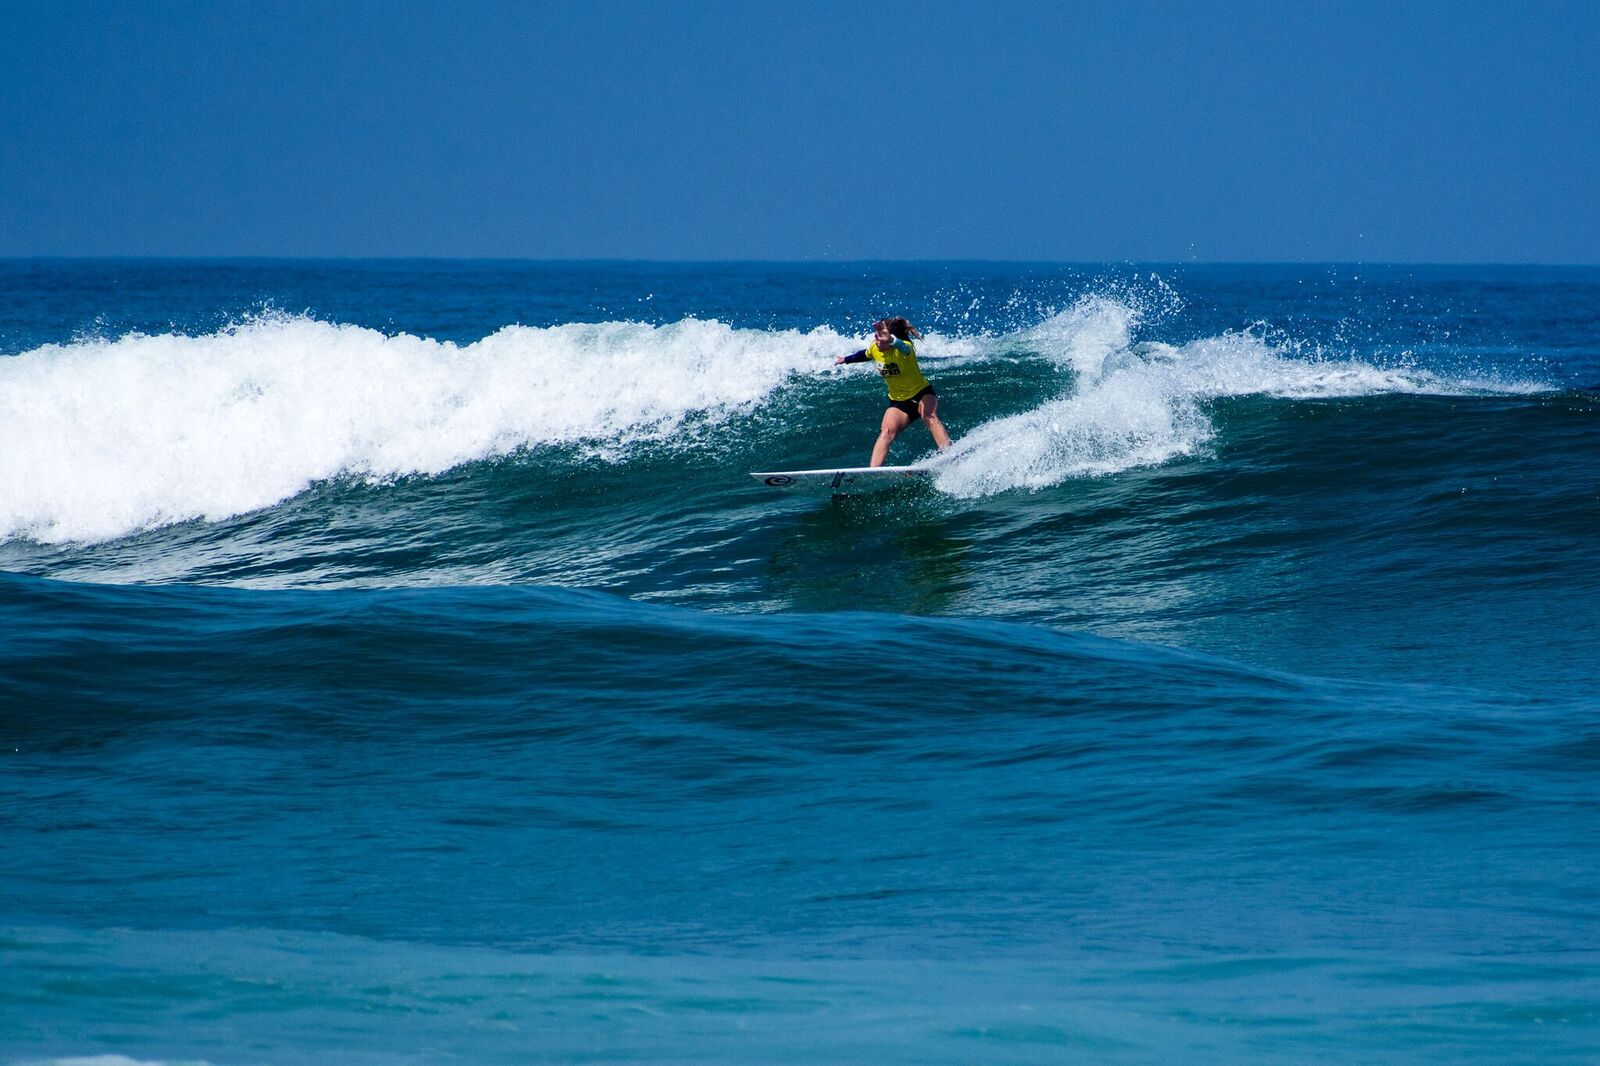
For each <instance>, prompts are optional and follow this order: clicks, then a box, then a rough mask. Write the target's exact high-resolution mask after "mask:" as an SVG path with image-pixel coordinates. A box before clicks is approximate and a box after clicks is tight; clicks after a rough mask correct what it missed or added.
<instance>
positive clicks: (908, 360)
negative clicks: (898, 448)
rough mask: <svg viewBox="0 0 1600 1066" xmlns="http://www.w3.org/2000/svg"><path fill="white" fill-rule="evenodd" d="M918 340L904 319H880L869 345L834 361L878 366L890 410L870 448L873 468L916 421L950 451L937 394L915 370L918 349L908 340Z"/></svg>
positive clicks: (879, 464)
mask: <svg viewBox="0 0 1600 1066" xmlns="http://www.w3.org/2000/svg"><path fill="white" fill-rule="evenodd" d="M921 336H922V334H921V333H918V332H917V329H916V327H915V326H913V325H912V324H911V323H910V322H907V321H906V320H905V319H903V318H885V319H880V320H879V321H877V322H874V323H873V324H872V343H871V344H869V345H867V346H866V347H865V348H863V349H861V350H860V351H858V352H852V353H850V354H849V355H841V356H839V357H838V358H837V359H835V360H834V361H833V364H834V366H838V365H839V364H840V363H864V362H866V361H867V360H868V359H871V360H872V361H873V362H874V363H877V364H878V373H879V374H881V375H883V383H884V384H885V385H887V386H888V387H889V406H888V407H887V408H885V410H884V412H883V425H882V426H881V427H880V428H879V430H878V442H877V443H876V444H874V445H873V446H872V465H873V466H882V465H883V461H884V460H885V459H887V458H888V457H889V445H891V444H893V443H894V439H895V437H897V436H899V435H900V431H901V430H903V429H905V428H906V427H907V426H909V425H910V424H911V423H913V422H915V421H916V420H917V419H919V418H920V419H922V421H923V422H924V423H925V424H926V425H927V427H928V432H929V433H931V434H933V443H934V444H936V445H938V447H939V450H940V451H941V452H942V451H944V450H945V449H946V448H948V447H950V434H948V433H946V432H945V428H944V423H943V422H941V421H939V394H938V393H936V392H934V391H933V386H932V385H930V384H928V379H927V378H925V377H923V376H922V371H921V370H920V369H918V367H917V348H916V345H914V344H912V343H911V338H912V337H917V338H920V337H921Z"/></svg>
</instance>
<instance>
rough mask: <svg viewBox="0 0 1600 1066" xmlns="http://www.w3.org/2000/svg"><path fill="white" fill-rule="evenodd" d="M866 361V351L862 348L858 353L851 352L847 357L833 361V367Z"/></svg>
mask: <svg viewBox="0 0 1600 1066" xmlns="http://www.w3.org/2000/svg"><path fill="white" fill-rule="evenodd" d="M866 361H867V350H866V349H865V348H862V349H861V350H860V351H858V352H851V353H850V354H849V355H841V356H840V357H839V358H837V359H835V360H834V361H833V365H834V366H838V365H839V364H840V363H864V362H866Z"/></svg>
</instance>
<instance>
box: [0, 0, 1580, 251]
mask: <svg viewBox="0 0 1600 1066" xmlns="http://www.w3.org/2000/svg"><path fill="white" fill-rule="evenodd" d="M1597 56H1600V4H1595V3H1556V2H1548V3H1527V4H1512V3H1500V4H1485V3H1470V2H1468V3H1449V4H1446V3H1431V4H1410V3H1317V4H1305V5H1299V4H1284V3H1231V2H1217V3H1210V4H1202V3H1180V2H1177V0H1173V2H1171V3H1137V2H1134V3H1098V2H1097V3H1030V2H1005V0H983V2H979V0H972V2H970V3H960V4H950V3H940V2H937V0H934V2H928V3H918V4H890V3H873V2H866V0H864V2H854V3H806V2H803V0H801V2H795V3H773V4H765V3H711V2H706V3H691V2H682V3H654V2H639V3H615V2H606V0H599V2H586V3H562V2H551V3H490V2H483V3H474V2H471V0H467V2H463V3H458V4H454V5H448V6H447V5H444V4H433V3H427V4H424V3H406V2H394V3H377V2H372V3H360V4H345V5H339V4H336V3H332V2H328V3H293V2H291V3H271V2H258V3H244V2H230V0H218V2H213V3H189V2H171V3H159V2H145V3H122V2H96V3H83V2H76V0H65V2H58V3H57V2H52V3H35V2H31V0H30V2H17V0H0V255H5V256H18V255H21V256H27V255H263V256H465V257H530V258H647V259H845V260H848V259H929V258H935V259H937V258H973V259H1033V260H1065V261H1080V262H1081V261H1091V262H1121V261H1130V260H1132V261H1147V260H1162V261H1172V260H1200V261H1273V260H1312V261H1322V260H1347V261H1367V262H1372V261H1390V262H1584V263H1595V262H1600V210H1597V209H1596V203H1597V202H1600V77H1597V74H1600V59H1597Z"/></svg>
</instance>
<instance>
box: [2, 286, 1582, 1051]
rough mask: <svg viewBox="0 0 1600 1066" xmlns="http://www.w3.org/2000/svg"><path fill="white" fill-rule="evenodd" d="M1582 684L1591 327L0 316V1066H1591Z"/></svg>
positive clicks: (1210, 296)
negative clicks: (880, 473) (877, 447)
mask: <svg viewBox="0 0 1600 1066" xmlns="http://www.w3.org/2000/svg"><path fill="white" fill-rule="evenodd" d="M892 313H900V314H905V315H907V316H908V317H910V318H911V319H912V320H913V321H914V322H915V323H917V325H919V326H920V327H921V328H922V330H923V331H924V332H925V333H926V334H927V336H926V339H925V340H924V341H923V342H922V344H921V353H922V357H923V366H924V370H925V371H926V372H927V374H928V376H929V377H930V378H931V379H932V380H933V381H934V383H935V385H936V386H937V387H938V389H939V392H940V396H941V404H942V414H943V416H944V419H945V421H946V423H947V425H948V426H949V427H950V429H951V431H952V433H953V435H954V436H955V437H956V445H955V447H954V448H953V449H952V450H951V452H949V453H948V454H946V455H944V456H940V457H937V458H935V457H934V456H933V454H932V452H931V447H930V441H929V437H928V435H927V433H926V432H925V431H924V430H923V428H922V427H920V426H913V427H911V428H910V429H909V430H908V431H907V433H906V434H905V435H904V436H903V437H902V438H901V439H900V440H899V441H898V442H897V443H896V445H895V451H894V454H893V461H895V462H902V463H911V462H924V461H926V462H929V464H930V468H931V471H932V476H931V477H930V478H928V479H926V480H923V481H914V482H913V481H908V482H907V483H905V484H903V485H896V486H894V487H891V488H889V489H885V490H883V491H877V492H869V493H859V494H854V495H849V496H846V497H843V498H830V496H829V495H828V494H827V493H826V492H823V493H820V494H806V493H803V492H797V491H795V490H780V489H773V488H768V487H765V486H763V485H760V484H758V483H757V482H755V481H753V480H752V479H750V478H749V477H748V476H747V474H748V472H749V471H751V470H770V469H782V468H803V467H818V466H834V465H860V464H863V463H865V462H866V459H867V456H868V453H869V451H870V449H871V445H872V441H873V438H874V436H875V435H876V427H877V423H878V420H879V417H880V415H881V413H882V409H883V393H882V386H881V384H880V383H879V382H878V380H877V378H876V377H875V375H873V374H872V373H871V372H870V370H868V369H865V368H862V367H859V366H847V367H842V368H835V367H834V366H833V357H834V356H835V355H839V354H844V353H846V352H849V351H851V350H853V349H855V348H858V347H860V346H861V344H862V343H863V341H864V339H865V335H866V332H867V330H868V325H869V323H870V322H871V321H872V320H873V319H875V318H877V317H879V316H881V315H885V314H892ZM1597 673H1600V269H1589V268H1563V269H1553V268H1552V269H1545V268H1516V267H1473V268H1444V267H1435V268H1423V267H1353V266H1196V265H1176V266H1145V267H1132V266H1127V267H1105V268H1100V267H1081V266H1056V265H997V264H987V263H976V264H967V263H944V264H916V265H894V264H854V265H850V264H846V265H783V264H719V265H663V264H638V263H582V264H540V263H528V264H515V263H441V262H371V263H367V262H348V263H337V262H329V263H322V262H309V263H300V262H244V261H229V262H141V261H73V262H49V261H40V262H22V261H11V262H4V263H0V1063H5V1064H7V1066H10V1064H13V1063H64V1062H72V1061H74V1060H85V1059H87V1060H90V1061H93V1062H96V1063H100V1064H104V1066H114V1064H122V1066H128V1064H131V1063H178V1062H197V1061H198V1062H206V1063H212V1064H216V1066H235V1064H237V1066H245V1064H279V1063H283V1064H301V1063H324V1062H350V1063H361V1064H372V1066H390V1064H433V1063H440V1064H444V1063H450V1064H457V1063H460V1064H478V1063H483V1064H500V1063H521V1062H577V1061H581V1062H612V1061H629V1062H727V1063H748V1062H906V1063H929V1062H948V1063H967V1062H1004V1063H1010V1062H1039V1063H1056V1062H1089V1063H1102V1062H1104V1063H1145V1062H1164V1063H1165V1062H1185V1063H1187V1062H1251V1063H1256V1062H1312V1061H1315V1062H1319V1063H1326V1062H1341V1063H1342V1062H1350V1063H1368V1062H1441V1063H1446V1062H1447V1063H1457V1062H1473V1061H1475V1062H1484V1063H1506V1062H1530V1063H1533V1062H1537V1063H1564V1062H1573V1063H1577V1062H1586V1063H1593V1062H1595V1061H1597V1060H1600V788H1597V784H1600V693H1597V688H1596V676H1597Z"/></svg>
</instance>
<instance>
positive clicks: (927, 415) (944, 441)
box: [917, 392, 950, 452]
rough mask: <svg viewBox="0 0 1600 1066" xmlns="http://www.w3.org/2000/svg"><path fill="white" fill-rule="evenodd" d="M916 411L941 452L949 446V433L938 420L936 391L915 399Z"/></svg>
mask: <svg viewBox="0 0 1600 1066" xmlns="http://www.w3.org/2000/svg"><path fill="white" fill-rule="evenodd" d="M917 412H918V413H919V414H921V415H922V420H923V421H924V422H926V423H927V424H928V432H929V433H932V434H933V443H934V444H936V445H938V446H939V450H940V451H941V452H942V451H944V450H945V449H946V448H948V447H950V434H948V433H946V432H945V429H944V423H943V422H941V421H939V397H938V395H937V394H936V393H932V392H930V393H928V395H926V396H924V397H923V398H922V399H920V400H918V401H917Z"/></svg>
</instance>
